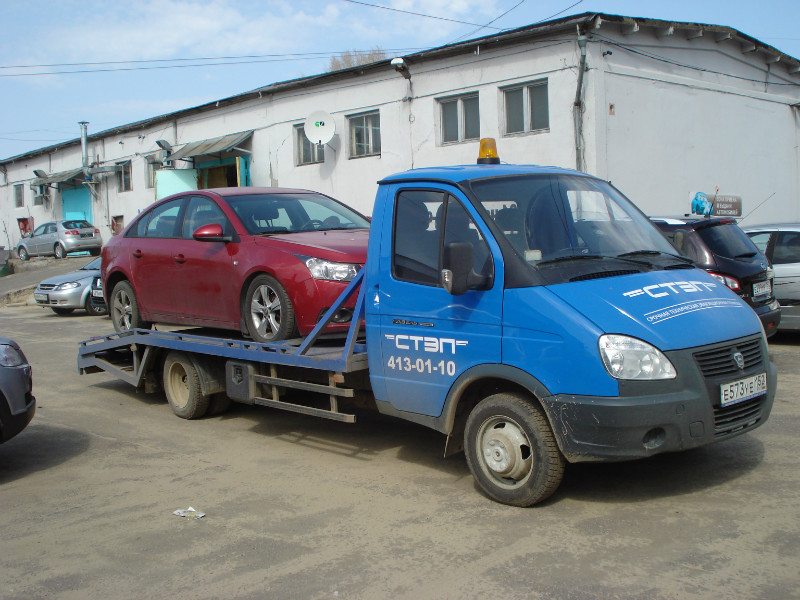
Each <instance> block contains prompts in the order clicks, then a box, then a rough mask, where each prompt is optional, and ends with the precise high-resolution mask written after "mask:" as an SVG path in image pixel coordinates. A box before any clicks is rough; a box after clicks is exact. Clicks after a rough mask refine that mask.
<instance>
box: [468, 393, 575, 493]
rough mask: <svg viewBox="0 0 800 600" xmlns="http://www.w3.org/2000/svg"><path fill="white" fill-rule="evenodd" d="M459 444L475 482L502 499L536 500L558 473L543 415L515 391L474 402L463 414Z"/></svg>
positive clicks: (559, 460)
mask: <svg viewBox="0 0 800 600" xmlns="http://www.w3.org/2000/svg"><path fill="white" fill-rule="evenodd" d="M464 450H465V453H466V455H467V464H468V465H469V469H470V471H472V475H473V477H474V478H475V481H476V482H477V483H478V485H479V486H480V488H481V489H482V490H483V491H484V492H485V493H486V495H487V496H489V497H490V498H492V499H493V500H496V501H497V502H502V503H503V504H510V505H511V506H532V505H534V504H537V503H538V502H541V501H543V500H545V499H546V498H548V497H549V496H550V495H551V494H552V493H553V492H555V491H556V489H557V488H558V486H559V484H560V483H561V480H562V478H563V477H564V464H565V461H564V457H563V456H562V455H561V452H560V451H559V449H558V444H557V443H556V439H555V436H554V435H553V431H552V430H551V429H550V425H549V423H548V422H547V417H545V415H544V413H543V412H542V409H541V408H540V407H539V406H537V405H535V404H534V403H533V402H532V401H530V400H528V399H527V398H525V397H523V396H520V395H517V394H511V393H500V394H494V395H492V396H489V397H488V398H485V399H484V400H482V401H481V402H480V403H478V405H477V406H476V407H475V408H474V409H473V410H472V412H471V413H470V415H469V418H468V419H467V424H466V429H465V432H464Z"/></svg>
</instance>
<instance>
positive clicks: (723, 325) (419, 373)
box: [364, 164, 776, 504]
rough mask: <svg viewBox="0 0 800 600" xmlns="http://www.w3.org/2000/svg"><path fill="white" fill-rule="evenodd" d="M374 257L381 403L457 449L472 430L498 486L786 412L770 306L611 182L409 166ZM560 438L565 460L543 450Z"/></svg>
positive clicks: (522, 494)
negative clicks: (709, 264)
mask: <svg viewBox="0 0 800 600" xmlns="http://www.w3.org/2000/svg"><path fill="white" fill-rule="evenodd" d="M368 256H369V260H368V262H367V266H366V269H367V273H366V277H365V283H364V285H365V286H366V295H365V306H366V322H367V329H366V333H367V352H368V358H369V366H370V379H371V385H372V390H373V393H374V395H375V398H376V401H377V404H378V407H379V409H380V410H381V411H382V412H386V413H389V414H393V415H396V416H400V417H402V418H405V419H408V420H411V421H416V422H419V423H423V424H425V425H427V426H430V427H433V428H435V429H438V430H440V431H442V432H444V433H446V434H448V451H449V452H452V451H457V450H459V449H461V447H462V444H461V440H462V439H463V440H464V449H465V450H466V453H467V460H468V462H469V463H470V467H471V468H472V470H473V474H474V475H475V476H476V479H477V480H478V482H479V484H480V485H481V487H483V489H484V491H486V492H487V494H489V495H490V496H492V497H493V498H495V499H497V500H500V501H503V502H507V503H510V504H525V503H528V504H530V503H531V502H529V501H528V500H527V499H530V498H531V497H532V496H530V494H531V493H535V495H536V501H540V500H542V499H544V497H546V496H547V495H549V493H551V492H548V490H547V488H548V486H550V487H552V489H555V487H553V486H552V482H550V483H548V481H547V477H546V476H544V477H545V479H544V480H543V481H540V482H539V483H538V484H537V483H536V482H534V481H532V480H533V479H535V478H536V477H538V476H539V475H537V473H536V471H537V469H531V467H530V465H531V461H533V463H536V462H537V461H539V462H541V463H542V464H544V466H545V467H546V468H545V471H546V470H548V469H549V470H550V471H552V472H553V473H558V471H559V469H563V458H566V460H567V461H570V462H575V461H598V460H622V459H629V458H639V457H645V456H650V455H653V454H656V453H660V452H667V451H677V450H684V449H688V448H693V447H696V446H701V445H704V444H708V443H711V442H715V441H719V440H723V439H726V438H729V437H732V436H735V435H738V434H741V433H743V432H745V431H749V430H751V429H753V428H755V427H757V426H759V425H760V424H762V423H763V422H764V421H765V420H766V419H767V417H768V415H769V413H770V410H771V407H772V402H773V398H774V394H775V389H776V369H775V367H774V365H773V364H772V363H771V362H770V360H769V353H768V350H767V342H766V337H765V335H764V332H763V329H762V327H761V324H760V322H759V319H758V317H757V316H756V315H755V313H754V312H753V311H752V310H751V309H750V307H749V306H747V305H746V304H745V303H744V302H742V300H741V299H740V298H739V297H737V295H736V294H734V293H733V292H732V291H730V290H729V289H727V287H726V286H724V285H721V284H720V283H719V282H718V281H716V280H715V279H714V278H712V277H711V276H710V275H708V274H707V273H706V272H704V271H702V270H699V269H697V268H695V267H694V265H693V263H692V262H691V260H689V259H686V258H685V257H682V256H679V255H677V254H675V250H674V248H673V247H672V246H670V244H669V243H668V242H667V241H666V240H665V239H664V237H663V236H662V235H661V234H660V233H659V231H658V230H657V229H656V228H655V227H654V226H653V225H652V224H651V223H650V221H649V220H648V219H647V217H646V216H645V215H644V214H643V213H642V212H641V211H640V210H639V209H638V208H636V207H635V206H634V205H633V204H632V203H631V202H630V201H629V200H628V199H626V198H625V197H624V196H623V195H622V194H621V193H620V192H619V191H617V190H616V189H615V188H614V187H613V186H611V185H610V184H609V183H608V182H605V181H602V180H600V179H597V178H595V177H592V176H589V175H586V174H582V173H578V172H575V171H570V170H564V169H559V168H546V167H536V166H514V165H500V164H487V165H475V166H462V167H450V168H430V169H415V170H411V171H408V172H405V173H400V174H397V175H393V176H391V177H388V178H386V179H384V180H383V181H381V182H380V185H379V190H378V193H377V198H376V202H375V209H374V212H373V224H372V230H371V234H370V242H369V251H368ZM520 403H522V404H520ZM484 405H485V406H484ZM526 411H527V412H526ZM542 425H544V426H546V427H545V428H546V429H549V430H550V432H551V435H550V434H548V435H549V438H548V439H545V440H544V441H539V440H537V439H536V438H537V437H538V434H537V432H536V431H535V430H536V429H537V427H540V426H542ZM545 433H547V432H546V431H545ZM545 437H547V436H545ZM553 441H554V442H555V444H557V447H558V449H559V450H560V454H561V457H563V458H559V457H549V458H548V455H547V452H546V448H545V450H541V448H540V446H541V447H542V448H544V447H545V446H547V444H548V443H552V442H553ZM548 465H549V466H548ZM539 471H541V468H540V469H539ZM557 479H559V480H560V474H559V475H558V476H557ZM537 485H538V488H539V489H538V491H536V492H531V490H532V489H533V488H534V487H536V486H537ZM556 485H557V483H556ZM526 498H527V499H526Z"/></svg>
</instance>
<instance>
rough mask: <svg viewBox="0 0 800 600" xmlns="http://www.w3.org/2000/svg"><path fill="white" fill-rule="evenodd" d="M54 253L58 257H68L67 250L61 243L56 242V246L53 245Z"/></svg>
mask: <svg viewBox="0 0 800 600" xmlns="http://www.w3.org/2000/svg"><path fill="white" fill-rule="evenodd" d="M53 254H54V255H55V257H56V258H57V259H62V258H66V257H67V251H66V250H65V249H64V246H62V245H61V244H56V245H55V246H53Z"/></svg>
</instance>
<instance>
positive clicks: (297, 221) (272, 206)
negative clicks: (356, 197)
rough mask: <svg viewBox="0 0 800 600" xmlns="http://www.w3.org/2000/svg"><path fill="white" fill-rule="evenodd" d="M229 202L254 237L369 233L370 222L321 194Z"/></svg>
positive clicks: (233, 198)
mask: <svg viewBox="0 0 800 600" xmlns="http://www.w3.org/2000/svg"><path fill="white" fill-rule="evenodd" d="M225 200H226V201H227V202H228V204H229V205H230V206H231V208H232V209H233V212H235V213H236V216H237V217H239V220H240V221H241V222H242V225H244V228H245V229H246V230H247V232H248V233H250V234H252V235H259V234H271V233H294V232H298V231H330V230H332V229H369V221H367V219H366V218H364V217H362V216H361V215H359V214H358V213H357V212H355V211H353V210H351V209H349V208H347V207H346V206H345V205H343V204H340V203H339V202H337V201H336V200H333V199H332V198H328V197H327V196H322V195H321V194H310V193H308V194H307V193H280V194H251V195H244V196H228V197H226V198H225Z"/></svg>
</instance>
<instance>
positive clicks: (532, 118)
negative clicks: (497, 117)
mask: <svg viewBox="0 0 800 600" xmlns="http://www.w3.org/2000/svg"><path fill="white" fill-rule="evenodd" d="M503 96H504V100H505V110H506V131H505V133H506V135H512V134H515V133H523V132H526V131H542V130H546V129H549V128H550V110H549V108H548V105H547V80H546V79H545V80H544V81H536V82H534V83H529V84H525V85H522V86H518V87H513V88H507V89H505V90H503Z"/></svg>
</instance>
